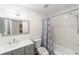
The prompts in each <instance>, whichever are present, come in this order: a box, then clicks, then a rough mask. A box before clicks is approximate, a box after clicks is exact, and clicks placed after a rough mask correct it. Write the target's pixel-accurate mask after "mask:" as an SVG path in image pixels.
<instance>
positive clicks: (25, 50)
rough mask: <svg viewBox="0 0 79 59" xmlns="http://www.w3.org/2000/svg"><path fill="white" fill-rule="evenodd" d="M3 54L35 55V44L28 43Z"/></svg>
mask: <svg viewBox="0 0 79 59" xmlns="http://www.w3.org/2000/svg"><path fill="white" fill-rule="evenodd" d="M1 55H34V45H33V44H31V45H27V46H25V47H21V48H17V49H14V50H12V51H9V52H5V53H3V54H1Z"/></svg>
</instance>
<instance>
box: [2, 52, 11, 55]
mask: <svg viewBox="0 0 79 59" xmlns="http://www.w3.org/2000/svg"><path fill="white" fill-rule="evenodd" d="M1 55H11V52H6V53H3V54H1Z"/></svg>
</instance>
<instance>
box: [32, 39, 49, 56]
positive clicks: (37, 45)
mask: <svg viewBox="0 0 79 59" xmlns="http://www.w3.org/2000/svg"><path fill="white" fill-rule="evenodd" d="M32 41H33V42H34V46H35V48H36V50H37V52H38V54H39V55H49V53H48V51H47V50H46V48H44V47H40V45H41V39H34V40H32Z"/></svg>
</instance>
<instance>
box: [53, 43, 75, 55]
mask: <svg viewBox="0 0 79 59" xmlns="http://www.w3.org/2000/svg"><path fill="white" fill-rule="evenodd" d="M54 52H55V54H56V55H76V54H75V51H73V50H70V49H68V48H64V47H63V46H61V45H58V44H55V47H54Z"/></svg>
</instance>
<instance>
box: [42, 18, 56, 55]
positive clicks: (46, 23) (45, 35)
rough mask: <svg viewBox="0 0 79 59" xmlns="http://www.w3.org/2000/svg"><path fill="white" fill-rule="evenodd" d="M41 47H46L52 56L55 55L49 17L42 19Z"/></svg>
mask: <svg viewBox="0 0 79 59" xmlns="http://www.w3.org/2000/svg"><path fill="white" fill-rule="evenodd" d="M41 47H45V48H46V49H47V50H48V52H49V54H50V55H54V54H55V53H54V47H53V39H52V30H51V21H50V18H49V17H46V18H44V19H42V42H41Z"/></svg>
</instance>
